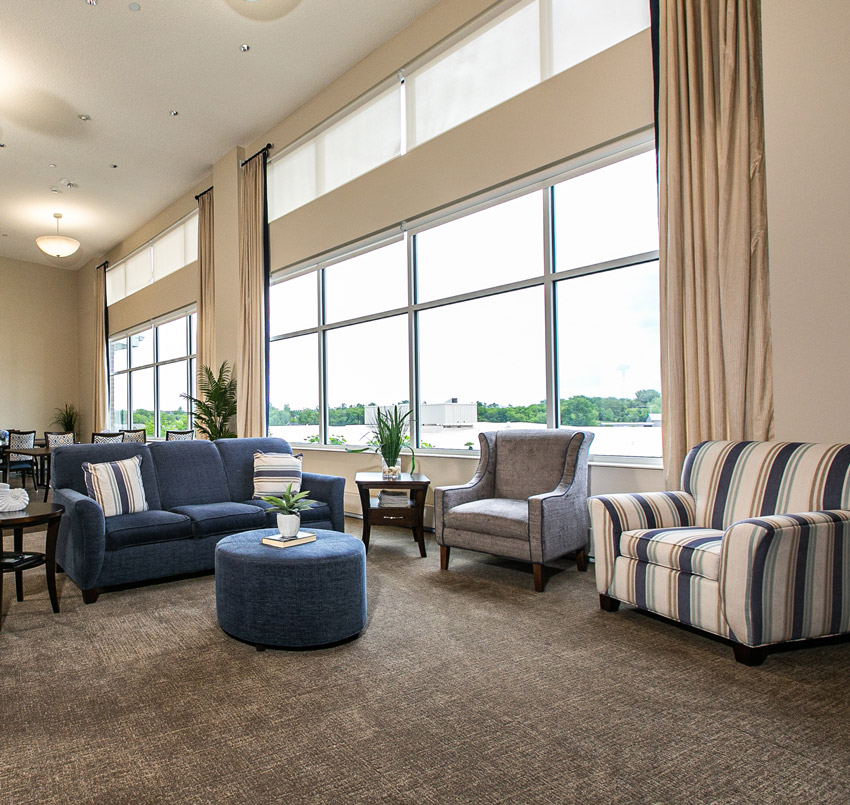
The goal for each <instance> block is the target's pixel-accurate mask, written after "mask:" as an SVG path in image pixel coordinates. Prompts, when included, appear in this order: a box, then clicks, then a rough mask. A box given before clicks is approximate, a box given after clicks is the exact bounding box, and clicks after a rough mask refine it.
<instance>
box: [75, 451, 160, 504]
mask: <svg viewBox="0 0 850 805" xmlns="http://www.w3.org/2000/svg"><path fill="white" fill-rule="evenodd" d="M83 476H84V478H85V482H86V489H87V490H88V493H89V497H91V498H94V499H95V501H96V502H97V503H98V505H99V506H100V507H101V508H102V509H103V516H104V517H115V516H116V515H119V514H133V513H134V512H144V511H147V510H148V502H147V499H146V498H145V488H144V485H143V483H142V457H141V456H133V457H132V458H125V459H123V460H121V461H107V462H104V463H102V464H92V463H90V462H88V461H86V462H85V463H84V464H83Z"/></svg>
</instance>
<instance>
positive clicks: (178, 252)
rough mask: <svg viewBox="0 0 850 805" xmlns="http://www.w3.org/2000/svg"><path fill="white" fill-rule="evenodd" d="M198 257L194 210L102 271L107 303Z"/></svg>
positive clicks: (172, 271) (159, 278) (111, 302)
mask: <svg viewBox="0 0 850 805" xmlns="http://www.w3.org/2000/svg"><path fill="white" fill-rule="evenodd" d="M197 259H198V213H197V212H194V213H192V214H191V215H190V216H189V217H188V218H185V219H184V220H182V221H181V222H180V223H179V224H176V225H175V226H173V227H171V228H170V229H167V230H166V231H165V232H163V233H162V234H160V235H157V236H156V237H155V238H153V239H152V240H149V241H148V242H147V243H146V244H145V245H144V246H142V248H141V249H137V250H136V251H135V252H133V254H131V255H130V256H129V257H127V258H126V259H124V260H122V261H121V262H120V263H116V264H115V265H114V266H110V267H109V268H108V269H107V271H106V303H107V304H109V305H112V304H114V303H115V302H118V301H119V300H121V299H124V297H126V296H130V294H134V293H136V291H140V290H141V289H142V288H145V287H147V286H148V285H150V284H152V283H154V282H156V281H157V280H161V279H162V278H163V277H167V276H168V275H169V274H173V273H174V272H175V271H177V270H178V269H180V268H183V266H187V265H189V263H193V262H194V261H195V260H197Z"/></svg>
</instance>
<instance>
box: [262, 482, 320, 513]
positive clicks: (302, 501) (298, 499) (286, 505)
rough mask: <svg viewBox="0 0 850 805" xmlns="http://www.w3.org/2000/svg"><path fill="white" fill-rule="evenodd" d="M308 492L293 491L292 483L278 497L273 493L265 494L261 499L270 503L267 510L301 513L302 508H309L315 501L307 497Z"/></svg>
mask: <svg viewBox="0 0 850 805" xmlns="http://www.w3.org/2000/svg"><path fill="white" fill-rule="evenodd" d="M309 494H310V492H309V491H305V492H295V493H293V491H292V484H289V485H288V486H287V487H286V490H285V491H284V492H282V493H281V496H280V497H279V498H278V497H275V496H274V495H265V496H264V497H262V498H261V499H262V500H264V501H266V503H271V504H272V505H271V506H270V507H269V508H268V509H267V511H270V512H277V513H278V514H301V512H302V511H304V509H309V508H310V506H312V505H313V504H314V503H315V502H316V501H315V500H310V499H309V498H308V497H307V495H309Z"/></svg>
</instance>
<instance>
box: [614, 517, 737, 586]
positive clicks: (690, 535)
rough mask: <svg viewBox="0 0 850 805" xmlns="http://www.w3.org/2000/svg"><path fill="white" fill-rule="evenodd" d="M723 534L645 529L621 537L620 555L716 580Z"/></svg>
mask: <svg viewBox="0 0 850 805" xmlns="http://www.w3.org/2000/svg"><path fill="white" fill-rule="evenodd" d="M723 533H724V532H723V531H716V530H715V529H713V528H645V529H638V530H634V531H624V532H623V533H622V534H621V535H620V553H621V554H622V555H623V556H628V557H629V558H631V559H639V560H640V561H641V562H648V563H649V564H651V565H660V566H661V567H666V568H670V569H671V570H681V571H684V572H685V573H691V574H692V575H694V576H702V577H703V578H706V579H713V580H715V581H716V580H717V578H718V575H719V573H720V548H721V546H722V544H723Z"/></svg>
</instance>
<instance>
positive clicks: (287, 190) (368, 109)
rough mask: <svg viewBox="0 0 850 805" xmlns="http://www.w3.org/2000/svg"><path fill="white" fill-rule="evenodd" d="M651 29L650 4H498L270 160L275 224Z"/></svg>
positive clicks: (550, 0) (544, 0)
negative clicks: (417, 147)
mask: <svg viewBox="0 0 850 805" xmlns="http://www.w3.org/2000/svg"><path fill="white" fill-rule="evenodd" d="M648 27H649V5H648V3H647V0H604V2H591V1H590V0H505V2H502V3H500V4H497V5H496V7H495V8H494V9H490V10H488V11H486V12H484V14H482V15H481V17H480V18H479V19H477V20H475V21H473V22H472V23H471V24H470V25H469V26H467V27H466V28H464V29H461V30H460V31H459V32H458V33H457V34H456V35H455V36H452V37H449V38H448V39H447V40H446V41H445V42H443V43H441V44H440V45H437V46H436V47H434V48H433V49H432V50H430V51H429V52H427V53H425V54H423V55H422V56H420V57H419V58H417V59H415V60H414V61H413V62H412V63H411V64H408V65H400V68H401V69H400V70H399V76H403V79H400V80H397V79H389V80H387V82H386V83H385V84H384V85H378V86H376V87H374V88H373V89H372V90H371V91H370V92H368V93H366V94H365V96H364V98H363V99H362V100H360V101H355V102H354V103H353V104H351V106H350V107H349V108H346V109H343V110H341V111H340V112H339V113H337V114H336V115H334V116H332V117H331V118H329V119H328V120H326V121H324V122H323V123H321V124H319V126H317V127H316V129H315V130H313V132H312V133H308V134H307V135H305V137H303V138H302V139H301V140H298V141H296V142H295V143H293V145H292V146H291V147H290V148H288V149H286V150H284V151H283V152H281V153H280V154H278V155H276V156H275V157H274V158H273V159H272V160H270V161H269V166H268V190H267V195H268V206H269V220H271V221H273V220H275V219H276V218H280V217H281V216H282V215H286V214H287V213H288V212H291V211H292V210H294V209H297V208H298V207H301V206H302V205H304V204H306V203H307V202H309V201H312V200H313V199H315V198H318V197H319V196H321V195H323V194H325V193H327V192H329V191H331V190H333V189H334V188H336V187H339V186H341V185H343V184H345V183H346V182H349V181H351V180H352V179H355V178H357V177H358V176H362V175H363V174H364V173H367V172H368V171H370V170H372V169H373V168H376V167H378V166H379V165H383V164H384V163H386V162H389V161H390V160H391V159H394V158H395V157H397V156H399V155H403V154H404V153H405V152H406V150H407V149H409V148H414V147H416V146H417V145H420V144H421V143H424V142H426V141H427V140H430V139H432V138H434V137H436V136H438V135H440V134H442V133H443V132H445V131H448V130H449V129H452V128H454V127H455V126H458V125H460V124H461V123H464V122H465V121H467V120H470V119H471V118H473V117H475V116H476V115H479V114H481V113H482V112H485V111H487V110H488V109H492V108H493V107H494V106H497V105H498V104H500V103H503V102H504V101H507V100H508V99H510V98H513V97H514V96H516V95H519V94H520V93H521V92H524V91H525V90H527V89H530V88H531V87H533V86H535V85H536V84H539V83H540V82H541V81H545V80H546V79H547V78H550V77H551V76H552V75H554V74H555V73H559V72H562V71H563V70H568V69H569V68H571V67H573V66H575V65H576V64H578V63H579V62H582V61H584V60H586V59H588V58H590V57H591V56H594V55H595V54H597V53H601V52H602V51H603V50H606V49H608V48H610V47H613V46H614V45H616V44H617V43H619V42H621V41H623V40H624V39H627V38H628V37H630V36H633V35H634V34H636V33H638V32H639V31H642V30H644V29H645V28H648ZM402 80H403V84H404V85H403V88H402V84H401V81H402ZM387 85H389V86H388V88H387Z"/></svg>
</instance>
